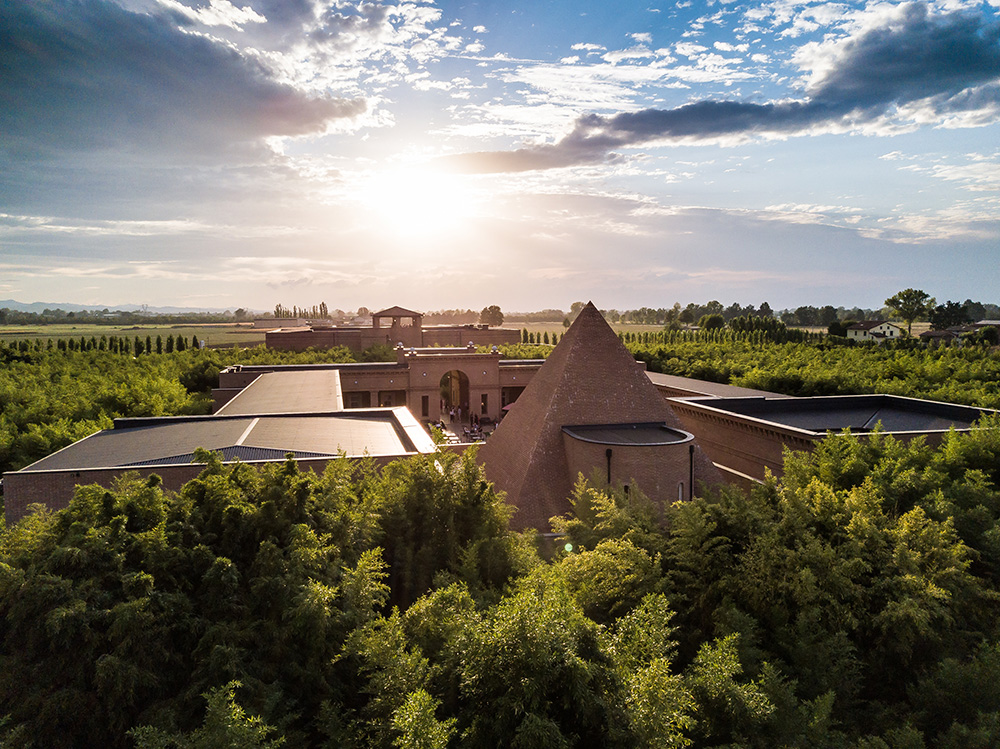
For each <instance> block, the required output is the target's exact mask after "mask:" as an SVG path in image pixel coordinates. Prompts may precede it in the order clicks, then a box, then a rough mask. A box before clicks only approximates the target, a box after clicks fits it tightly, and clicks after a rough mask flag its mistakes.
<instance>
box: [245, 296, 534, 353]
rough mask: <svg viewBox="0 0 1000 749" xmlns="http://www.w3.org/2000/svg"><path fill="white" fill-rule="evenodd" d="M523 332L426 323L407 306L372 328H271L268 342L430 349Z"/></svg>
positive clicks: (293, 347) (385, 314)
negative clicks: (399, 346)
mask: <svg viewBox="0 0 1000 749" xmlns="http://www.w3.org/2000/svg"><path fill="white" fill-rule="evenodd" d="M520 340H521V334H520V332H519V331H517V330H514V329H512V328H491V327H489V326H488V325H431V326H426V327H425V326H424V324H423V315H421V314H420V313H419V312H414V311H413V310H408V309H404V308H403V307H390V308H388V309H384V310H382V311H381V312H376V313H375V314H373V315H372V324H371V327H354V326H345V327H337V326H334V325H324V324H316V323H314V324H311V325H294V326H287V325H286V326H284V327H280V328H276V329H274V330H269V331H268V332H266V333H265V334H264V341H265V343H266V344H267V346H268V347H269V348H275V349H280V350H282V351H305V350H306V349H308V348H317V349H329V348H333V347H335V346H346V347H347V348H349V349H351V350H352V351H362V350H364V349H366V348H371V347H372V346H376V345H382V346H396V345H398V344H402V345H403V346H404V347H406V348H427V347H430V346H452V347H454V346H466V345H468V344H470V343H471V344H473V345H475V346H499V345H500V344H503V343H518V342H519V341H520Z"/></svg>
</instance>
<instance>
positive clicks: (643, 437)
mask: <svg viewBox="0 0 1000 749" xmlns="http://www.w3.org/2000/svg"><path fill="white" fill-rule="evenodd" d="M562 430H563V433H565V434H568V435H569V436H570V437H572V438H573V439H578V440H580V441H582V442H594V443H597V444H600V445H622V446H625V445H631V446H636V447H638V446H646V447H650V446H655V445H677V444H680V443H681V442H687V441H689V440H693V439H694V435H691V434H689V433H688V432H684V431H682V430H680V429H672V428H671V427H668V426H667V425H666V424H662V423H659V422H649V423H638V424H578V425H567V426H564V427H563V428H562Z"/></svg>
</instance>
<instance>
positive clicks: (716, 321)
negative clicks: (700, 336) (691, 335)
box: [698, 313, 726, 330]
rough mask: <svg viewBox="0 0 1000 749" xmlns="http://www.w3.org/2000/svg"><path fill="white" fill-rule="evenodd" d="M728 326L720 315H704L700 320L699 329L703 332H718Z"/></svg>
mask: <svg viewBox="0 0 1000 749" xmlns="http://www.w3.org/2000/svg"><path fill="white" fill-rule="evenodd" d="M725 326H726V320H725V318H724V317H723V316H722V315H721V314H719V313H713V314H710V315H702V316H701V319H700V320H698V327H699V328H701V329H702V330H718V329H719V328H723V327H725Z"/></svg>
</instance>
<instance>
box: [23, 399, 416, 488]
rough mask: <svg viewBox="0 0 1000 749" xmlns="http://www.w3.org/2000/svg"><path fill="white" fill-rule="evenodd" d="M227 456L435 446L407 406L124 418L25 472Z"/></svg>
mask: <svg viewBox="0 0 1000 749" xmlns="http://www.w3.org/2000/svg"><path fill="white" fill-rule="evenodd" d="M199 447H200V448H204V449H206V450H212V451H215V452H219V453H221V454H222V456H223V459H225V460H237V459H238V460H243V461H249V460H280V459H282V458H284V456H285V455H286V454H287V453H292V454H294V456H295V457H296V458H302V459H305V458H324V457H329V458H335V457H338V456H339V455H340V454H344V455H346V456H349V457H351V456H362V455H366V454H367V455H406V454H411V453H417V452H421V453H426V452H432V451H433V449H434V445H433V442H432V441H431V439H430V437H429V436H428V435H427V433H426V432H424V431H423V429H422V428H421V427H420V425H419V424H418V423H417V422H416V420H415V419H414V418H413V416H412V414H410V412H409V411H407V410H406V409H405V408H372V409H358V410H352V411H349V412H339V413H327V414H322V413H321V414H289V415H278V416H256V417H253V416H246V417H233V416H219V415H215V416H205V417H197V416H194V417H191V416H189V417H178V418H163V419H157V418H152V419H118V420H117V421H116V422H115V428H114V429H106V430H104V431H101V432H97V433H96V434H92V435H91V436H89V437H86V438H85V439H82V440H80V441H79V442H76V443H74V444H72V445H70V446H69V447H65V448H63V449H62V450H59V451H58V452H56V453H53V454H52V455H49V456H48V457H45V458H42V459H41V460H39V461H37V462H36V463H33V464H32V465H30V466H28V467H27V468H24V469H22V470H23V471H29V472H30V471H56V470H76V469H81V468H126V467H130V468H134V467H138V466H151V465H172V464H182V463H191V462H193V460H194V452H195V450H196V449H197V448H199Z"/></svg>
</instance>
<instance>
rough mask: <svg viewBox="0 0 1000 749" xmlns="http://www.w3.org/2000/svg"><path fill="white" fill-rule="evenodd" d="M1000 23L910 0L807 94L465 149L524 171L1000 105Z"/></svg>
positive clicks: (852, 44) (479, 162)
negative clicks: (635, 149)
mask: <svg viewBox="0 0 1000 749" xmlns="http://www.w3.org/2000/svg"><path fill="white" fill-rule="evenodd" d="M998 40H1000V26H998V25H997V24H996V23H987V22H986V21H985V20H984V19H982V18H980V17H976V16H969V15H964V14H961V13H953V14H949V15H944V16H931V15H929V14H928V12H927V8H926V6H924V5H920V4H911V5H909V6H906V7H905V8H903V9H902V15H901V18H900V19H898V20H897V22H895V23H892V24H891V25H888V26H886V27H883V28H877V29H871V30H868V31H866V32H864V33H862V34H860V35H858V36H857V37H855V38H853V39H850V40H848V41H846V42H845V43H844V44H843V45H842V46H841V47H840V48H839V52H838V55H837V57H836V59H835V62H834V65H833V67H832V68H831V70H829V71H827V72H826V74H825V75H823V76H822V77H821V78H819V79H818V80H817V81H815V82H814V83H813V84H812V85H811V86H810V88H809V90H808V91H807V94H808V98H806V99H803V100H799V101H781V102H771V103H765V104H755V103H748V102H737V101H712V100H706V101H699V102H694V103H691V104H685V105H683V106H680V107H677V108H675V109H666V110H663V109H646V110H643V111H639V112H625V113H622V114H617V115H614V116H609V117H605V116H601V115H595V114H592V115H586V116H584V117H581V118H579V119H578V120H577V121H576V125H575V126H574V128H573V131H572V132H571V133H570V134H569V135H567V136H566V137H565V138H563V139H562V140H560V141H559V142H558V143H555V144H553V145H544V146H533V147H528V148H522V149H518V150H515V151H496V152H482V153H470V154H462V155H459V156H455V157H452V158H451V159H450V163H451V165H452V166H454V167H456V168H457V169H460V170H463V171H470V172H517V171H528V170H534V169H551V168H555V167H565V166H573V165H579V164H591V163H601V162H606V161H607V160H608V159H609V158H614V155H613V154H612V149H615V148H625V147H629V146H638V145H642V144H644V143H648V142H651V141H664V140H666V141H671V140H673V141H699V140H700V141H706V140H717V139H720V138H726V137H750V136H760V135H768V134H771V135H778V134H781V135H794V134H797V133H803V132H807V131H809V130H810V129H814V128H816V127H819V126H832V125H837V124H842V125H845V126H848V125H855V126H856V125H863V124H864V123H867V122H872V121H874V120H877V119H878V118H880V117H883V116H885V115H888V114H891V113H892V112H893V110H894V109H895V108H897V107H900V106H902V105H905V104H909V103H912V102H915V101H920V100H929V101H930V103H931V105H932V106H933V107H934V108H935V110H936V111H937V112H938V113H940V114H946V113H954V112H960V111H972V110H975V109H982V108H984V107H996V106H998V105H1000V90H998V87H997V86H996V85H990V84H991V82H993V81H995V80H996V79H998V78H1000V45H998Z"/></svg>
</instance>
